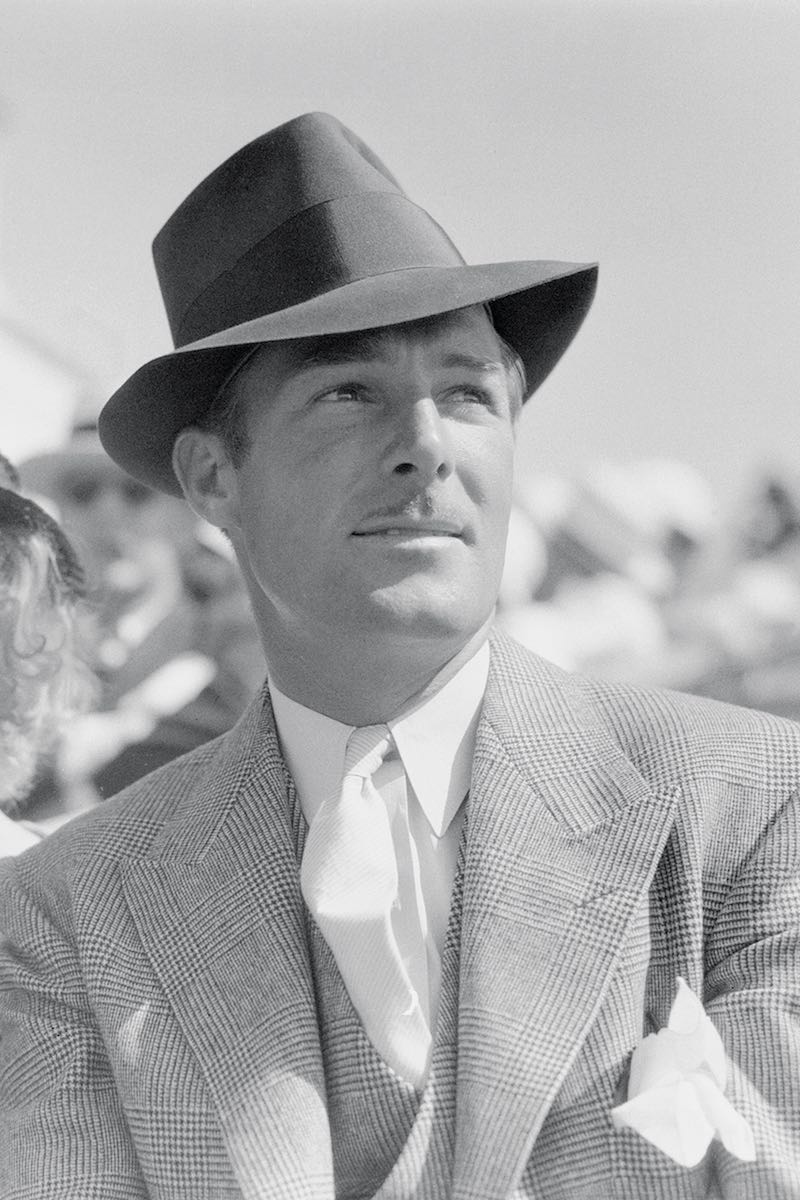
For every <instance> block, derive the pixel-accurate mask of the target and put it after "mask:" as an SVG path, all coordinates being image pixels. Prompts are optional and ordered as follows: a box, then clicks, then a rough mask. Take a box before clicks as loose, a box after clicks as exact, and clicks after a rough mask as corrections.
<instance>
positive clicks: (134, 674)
mask: <svg viewBox="0 0 800 1200" xmlns="http://www.w3.org/2000/svg"><path fill="white" fill-rule="evenodd" d="M20 473H21V476H22V482H23V484H24V485H25V488H26V490H27V491H28V492H29V493H32V494H34V495H37V496H41V497H43V498H46V500H48V501H49V502H51V504H52V505H54V507H55V511H56V513H57V514H58V517H59V519H60V521H61V522H62V524H63V526H64V529H65V530H66V532H67V534H68V536H69V537H70V538H71V540H72V542H73V544H74V545H75V547H76V549H77V551H78V553H79V554H80V555H81V561H82V562H83V563H84V569H85V571H86V579H87V591H88V594H89V597H90V599H91V603H92V613H93V618H94V621H95V623H96V626H97V628H96V636H95V638H94V641H95V644H96V651H97V663H96V668H97V670H98V673H99V674H100V676H101V677H102V679H103V685H104V686H103V698H102V704H103V707H104V708H113V707H114V706H115V705H116V704H117V702H118V701H119V699H120V697H121V696H123V695H125V694H126V693H127V692H128V691H130V690H131V689H132V688H134V687H136V686H137V685H138V684H139V683H141V682H142V680H143V679H145V678H147V676H148V675H149V674H150V673H151V672H152V671H153V670H154V669H155V668H156V667H158V666H160V665H161V664H163V662H164V660H165V658H167V657H171V656H172V655H174V654H177V653H180V652H181V651H182V650H185V649H188V648H189V647H191V646H192V645H193V643H194V637H195V635H194V626H193V616H194V612H193V607H192V604H191V602H190V601H189V599H188V597H187V595H186V592H185V589H184V585H183V578H182V573H181V554H182V553H183V552H185V550H186V547H187V545H188V544H189V543H191V540H192V538H193V531H194V528H195V526H196V524H197V521H196V518H195V517H194V515H193V514H192V513H191V511H189V510H188V509H187V507H186V505H182V504H180V503H178V502H177V501H176V500H174V499H173V498H171V497H166V496H162V495H160V494H159V493H158V492H156V491H155V490H154V489H153V488H150V487H147V485H146V484H144V483H142V482H141V481H140V480H137V479H133V478H131V476H129V475H128V474H126V473H125V472H124V471H122V470H120V468H119V467H118V466H117V464H116V463H114V462H113V461H112V460H111V459H110V458H109V457H108V455H107V454H106V453H105V451H104V450H103V447H102V446H101V444H100V441H99V438H98V436H97V429H96V427H95V426H94V425H81V426H78V427H76V428H75V430H74V431H73V433H72V436H71V437H70V439H69V441H68V442H67V444H66V445H65V446H63V447H61V448H60V449H58V450H53V451H49V452H48V453H46V454H41V455H37V456H36V457H34V458H31V459H28V460H27V461H26V462H24V463H23V464H22V467H21V471H20Z"/></svg>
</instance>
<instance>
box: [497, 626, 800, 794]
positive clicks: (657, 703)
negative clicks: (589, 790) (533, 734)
mask: <svg viewBox="0 0 800 1200" xmlns="http://www.w3.org/2000/svg"><path fill="white" fill-rule="evenodd" d="M493 652H494V655H495V661H496V663H497V669H498V672H499V674H500V677H501V679H503V681H504V684H505V685H506V686H507V688H508V689H509V691H510V692H511V693H513V698H512V702H513V703H516V704H519V699H520V697H522V696H523V695H525V697H526V707H527V710H528V719H529V720H531V721H533V722H534V723H535V720H536V705H537V704H539V703H545V704H550V705H551V706H554V705H559V704H560V705H562V706H564V707H565V708H566V709H568V710H569V712H570V714H571V716H573V717H574V718H575V721H576V724H578V725H582V726H585V728H586V729H587V730H591V729H598V728H602V730H603V732H604V734H608V735H610V737H611V738H612V740H613V741H614V742H615V743H616V744H617V745H618V746H619V749H620V751H621V752H622V753H623V754H624V756H625V757H626V758H627V759H628V760H629V761H630V762H631V763H632V764H633V765H634V766H635V767H636V768H637V770H639V772H640V773H641V774H642V775H643V776H644V777H645V778H646V779H648V780H649V781H650V782H651V783H652V784H653V785H654V786H665V787H672V786H676V785H679V786H685V785H686V784H687V783H688V782H690V781H691V780H693V779H696V780H700V779H704V778H705V779H709V778H716V779H718V780H720V781H721V782H723V783H728V784H732V785H735V786H739V787H746V788H753V789H761V790H764V789H767V790H770V791H773V792H776V793H778V794H783V795H788V794H790V793H791V792H793V791H797V790H800V724H798V723H796V722H794V721H789V720H787V719H785V718H783V717H777V716H774V715H772V714H770V713H765V712H761V711H758V710H756V709H748V708H742V707H741V706H738V705H735V704H727V703H724V702H723V701H720V700H711V699H708V698H706V697H702V696H695V695H691V694H688V693H684V692H675V691H671V690H668V689H665V688H656V687H654V688H649V687H641V686H637V685H628V684H623V683H618V682H608V681H603V680H599V679H593V678H590V677H587V676H582V675H578V674H573V673H570V672H567V671H563V670H561V669H560V668H559V667H556V666H554V665H553V664H551V663H548V662H546V661H545V660H543V659H541V658H539V657H538V656H537V655H535V654H532V653H531V652H529V651H527V650H525V649H524V648H523V647H521V646H518V645H517V644H516V643H514V642H512V641H511V640H510V639H509V638H506V637H505V636H501V637H496V638H495V639H493Z"/></svg>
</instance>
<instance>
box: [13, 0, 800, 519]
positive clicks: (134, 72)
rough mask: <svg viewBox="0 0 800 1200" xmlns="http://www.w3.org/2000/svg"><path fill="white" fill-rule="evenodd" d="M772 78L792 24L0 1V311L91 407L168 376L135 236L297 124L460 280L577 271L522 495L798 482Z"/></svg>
mask: <svg viewBox="0 0 800 1200" xmlns="http://www.w3.org/2000/svg"><path fill="white" fill-rule="evenodd" d="M798 61H800V5H797V4H796V3H795V0H783V2H773V0H751V2H749V3H738V2H736V0H717V2H716V3H712V2H711V0H693V2H688V3H674V2H669V0H627V2H622V3H620V2H617V3H610V2H605V0H558V2H557V3H549V2H541V0H493V2H492V3H491V4H487V3H486V2H485V0H481V2H479V3H472V0H427V2H426V3H419V2H417V0H281V2H280V3H277V2H276V0H157V2H155V3H151V2H150V0H2V3H1V4H0V280H2V283H3V290H4V292H5V295H6V301H7V303H10V304H12V305H13V307H14V310H15V312H16V313H17V314H19V315H21V316H23V317H24V319H25V321H26V323H27V324H28V325H29V326H30V327H32V328H33V329H35V330H37V331H38V332H39V333H40V334H41V336H43V337H44V338H45V339H46V340H47V341H49V342H50V343H51V344H52V345H53V346H54V347H56V348H57V349H58V350H59V352H61V353H63V354H66V355H67V356H68V357H71V358H73V359H74V360H75V361H76V362H79V363H80V364H81V365H82V366H83V367H84V368H86V369H87V370H88V371H89V372H90V374H91V375H92V377H93V378H94V379H95V380H96V384H97V396H98V397H104V396H106V395H108V394H110V392H111V391H112V390H113V389H114V387H116V386H117V385H118V384H119V383H121V382H122V381H123V379H124V378H126V377H127V375H129V374H130V373H132V372H133V371H134V370H135V369H136V368H137V367H138V366H139V365H140V364H141V363H142V362H144V361H146V360H147V359H149V358H152V357H155V356H156V355H159V354H162V353H164V352H166V351H167V350H168V349H169V348H170V341H169V334H168V330H167V324H166V319H165V317H164V314H163V310H162V307H161V303H160V298H159V293H158V287H157V284H156V280H155V274H154V272H153V268H152V263H151V258H150V242H151V240H152V238H153V236H154V235H155V233H156V232H157V230H158V229H159V228H160V226H161V225H162V224H163V222H164V221H165V220H166V219H167V217H168V216H169V215H170V213H171V212H172V211H173V209H174V208H175V207H176V206H177V205H178V204H179V203H180V201H181V200H182V199H183V197H184V196H185V195H186V194H187V193H188V192H189V191H190V190H191V188H192V187H194V185H195V184H196V183H198V182H199V181H200V179H201V178H203V177H204V176H205V175H206V174H207V173H208V172H209V171H211V170H212V169H213V168H214V167H215V166H217V165H218V164H219V163H220V162H221V161H222V160H223V159H224V158H226V157H227V156H228V155H229V154H231V153H233V152H234V151H235V150H236V149H238V148H239V147H240V146H241V145H243V144H245V143H246V142H247V141H249V140H250V139H251V138H253V137H256V136H258V135H259V134H260V133H263V132H265V131H266V130H267V129H269V128H271V127H273V126H274V125H277V124H279V123H281V122H282V121H284V120H287V119H289V118H290V117H292V116H295V115H297V114H298V113H301V112H304V111H308V110H312V109H323V110H325V111H328V112H332V113H334V114H335V115H336V116H337V117H339V118H340V119H341V120H342V121H344V122H345V124H347V125H349V126H350V127H351V128H353V129H354V130H355V131H356V132H357V133H358V134H359V135H360V136H361V137H362V138H363V139H364V140H365V141H366V142H367V143H368V144H369V145H371V146H372V147H373V148H374V149H375V150H376V152H377V153H378V154H379V155H380V157H381V158H383V160H384V161H385V162H386V163H387V165H388V166H389V167H390V169H391V170H392V171H393V172H394V174H395V175H396V176H397V177H398V178H399V180H400V181H401V183H402V184H403V186H404V187H405V189H406V191H407V192H408V193H409V194H410V195H411V197H412V198H413V199H414V200H415V201H416V202H417V203H419V204H421V205H422V206H423V207H424V208H426V209H427V210H428V211H429V212H430V213H431V214H432V215H433V216H434V217H435V218H436V219H437V220H438V221H439V222H440V223H441V224H442V225H443V226H444V227H445V228H446V229H447V231H448V232H449V233H450V235H451V237H452V238H453V240H454V241H455V242H456V244H457V245H458V247H459V249H460V250H461V252H462V254H463V255H464V257H465V258H466V259H467V260H468V261H470V262H490V261H501V260H504V259H530V258H544V259H565V260H574V261H577V262H587V261H595V260H597V261H599V263H600V282H599V288H598V293H597V299H596V301H595V304H594V307H593V309H592V311H591V313H590V314H589V317H588V319H587V321H586V323H585V325H584V327H583V329H582V330H581V332H580V334H579V335H578V338H577V339H576V341H575V343H574V345H573V346H572V347H571V349H570V350H569V351H568V353H567V355H566V356H565V358H564V359H563V360H562V362H561V363H560V364H559V366H558V367H557V368H556V370H555V371H554V372H553V374H552V375H551V377H550V378H549V379H548V381H547V382H546V383H545V384H544V385H543V387H542V388H541V389H540V391H539V392H537V394H536V396H535V397H534V398H533V400H532V401H531V403H530V404H529V405H528V406H527V411H526V413H525V416H524V420H523V426H522V430H521V435H520V454H519V459H520V470H521V472H522V473H523V474H527V475H536V473H550V472H563V473H566V474H568V475H570V476H574V475H575V474H579V473H580V472H582V471H583V470H585V469H586V468H587V467H588V466H590V465H591V464H592V463H594V462H596V461H598V460H613V461H622V462H624V461H628V460H632V459H637V458H642V457H645V458H665V457H666V458H678V459H681V460H683V461H685V462H688V463H689V464H691V465H693V466H694V467H696V468H697V469H699V470H700V471H702V472H703V473H705V475H706V476H707V477H708V479H709V480H710V481H711V483H712V485H713V486H714V488H715V489H716V490H717V491H718V493H719V494H720V496H721V497H723V498H724V499H727V498H729V497H731V496H733V495H735V494H738V493H739V492H740V491H741V490H742V489H743V488H744V487H746V486H748V485H749V484H750V483H751V481H752V480H753V479H754V478H755V476H756V474H757V472H758V471H760V470H762V469H764V468H766V467H769V466H774V467H776V468H777V469H781V470H784V471H787V472H789V473H791V474H792V475H795V474H797V477H798V479H800V470H798V468H797V467H796V460H797V453H798V446H800V412H798V407H799V406H798V391H799V390H800V389H799V387H798V384H799V383H800V337H798V334H797V325H798V315H800V314H799V311H798V310H799V306H798V279H800V203H798V201H799V200H800V196H799V195H798V183H800V72H799V71H798V69H797V63H798ZM8 403H9V398H6V397H3V398H0V404H8Z"/></svg>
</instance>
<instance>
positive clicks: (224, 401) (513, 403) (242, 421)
mask: <svg viewBox="0 0 800 1200" xmlns="http://www.w3.org/2000/svg"><path fill="white" fill-rule="evenodd" d="M457 311H458V310H457ZM454 315H455V314H454V313H449V312H447V313H440V314H437V315H436V316H432V317H422V318H421V319H419V320H416V321H407V322H404V323H403V324H400V325H392V326H388V327H383V328H381V327H378V328H375V329H365V330H359V331H357V333H355V334H349V333H344V334H331V335H326V336H323V337H317V338H308V339H303V340H307V341H308V342H311V343H314V346H315V348H316V347H319V346H325V347H335V346H336V345H337V344H341V343H343V342H350V341H351V340H352V339H353V338H354V337H358V338H359V339H364V340H375V339H379V338H381V337H385V336H386V335H387V333H388V331H389V330H394V329H399V330H407V331H413V332H417V333H422V334H434V333H436V332H438V331H439V330H441V328H442V326H444V325H446V324H447V323H448V321H450V320H451V319H452V317H453V316H454ZM490 319H491V317H490ZM495 336H496V337H497V341H498V343H499V347H500V359H501V362H502V364H503V368H504V370H505V372H506V376H507V379H508V395H509V403H510V407H511V416H512V420H516V418H517V416H518V415H519V412H520V409H521V408H522V404H523V401H524V400H525V397H526V395H527V379H526V377H525V366H524V364H523V362H522V359H521V358H520V356H519V355H518V354H517V352H516V350H514V349H513V347H512V346H509V344H508V342H506V341H504V339H503V338H502V337H501V336H500V334H499V333H497V331H496V330H495ZM263 344H266V345H269V343H263ZM261 346H262V344H259V345H258V346H248V347H247V348H246V349H245V350H244V352H243V354H242V357H241V358H240V359H239V361H238V362H237V363H236V365H235V367H234V368H233V370H232V371H231V372H230V373H229V374H228V376H227V378H226V379H225V381H224V383H223V384H222V386H221V387H220V388H219V390H218V391H217V394H216V396H215V397H214V399H213V400H212V402H211V404H210V406H209V407H208V408H207V409H206V411H205V412H204V413H203V414H202V416H200V417H198V419H197V420H196V421H195V422H194V425H195V427H196V428H197V429H201V430H202V431H203V432H204V433H213V434H215V435H216V436H217V437H218V438H219V439H220V440H221V442H222V444H223V446H224V448H225V452H226V454H227V455H228V458H229V459H230V461H231V462H232V463H233V465H234V466H235V467H239V466H241V464H242V463H243V462H244V460H245V457H246V456H247V452H248V450H249V449H250V435H249V431H248V428H247V413H246V411H245V409H244V406H243V405H241V404H240V403H239V393H238V392H237V391H236V390H235V389H234V388H233V387H232V386H231V385H232V384H233V383H234V381H235V380H236V378H237V377H238V375H239V373H240V372H241V370H242V368H243V367H244V366H245V364H246V363H248V362H249V361H250V359H251V358H253V356H254V355H255V354H256V353H257V352H258V350H260V349H261Z"/></svg>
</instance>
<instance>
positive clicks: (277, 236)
mask: <svg viewBox="0 0 800 1200" xmlns="http://www.w3.org/2000/svg"><path fill="white" fill-rule="evenodd" d="M153 257H154V260H155V265H156V272H157V274H158V280H159V284H160V287H161V293H162V296H163V299H164V305H165V308H166V310H167V316H168V319H169V323H170V328H171V330H172V335H173V338H174V341H175V345H176V346H182V345H186V344H187V343H188V342H191V341H195V340H199V339H201V338H204V337H207V336H209V335H211V334H213V333H215V332H217V331H218V330H221V329H225V328H230V327H231V326H233V325H236V324H240V323H243V322H245V321H248V320H251V319H253V318H254V317H256V316H261V315H263V314H265V313H269V312H274V311H278V310H280V309H284V308H287V307H290V306H291V305H293V304H299V303H302V302H303V301H305V300H308V299H310V298H311V297H313V296H315V295H319V294H320V293H322V292H325V291H330V290H332V289H333V288H337V287H341V286H344V285H345V284H347V283H351V282H353V281H355V280H358V279H362V278H367V277H369V276H372V275H376V274H381V273H383V272H386V271H396V270H404V269H408V268H413V267H420V266H458V265H461V264H463V261H464V260H463V259H462V258H461V255H460V254H459V253H458V251H457V250H456V248H455V247H454V246H453V244H452V242H451V241H450V239H449V238H448V237H447V235H446V234H445V233H444V231H443V230H442V229H441V228H440V227H439V226H438V225H437V224H436V222H435V221H434V220H433V219H432V218H431V217H430V216H429V215H428V214H427V213H426V212H424V210H423V209H421V208H419V207H418V206H417V205H415V204H413V203H412V201H411V200H409V199H408V197H407V196H406V195H405V193H404V192H403V190H402V188H401V187H400V185H399V183H398V182H397V180H396V179H395V178H394V176H393V175H392V174H391V172H390V171H389V170H387V168H386V167H385V166H384V164H383V163H382V162H381V160H380V159H379V158H378V157H377V155H376V154H374V153H373V151H372V150H370V148H369V147H368V146H367V145H366V144H365V143H364V142H363V141H362V140H361V139H360V138H359V137H358V136H357V135H356V134H355V133H353V132H352V130H350V129H348V128H347V127H346V126H345V125H343V124H342V123H341V122H340V121H338V120H337V119H336V118H335V117H333V116H330V115H329V114H327V113H306V114H304V115H303V116H300V117H295V118H294V119H293V120H291V121H287V122H286V123H285V124H284V125H280V126H278V127H277V128H276V129H273V130H271V131H270V132H269V133H266V134H264V135H262V136H261V137H258V138H256V139H255V140H254V141H252V142H250V143H248V145H246V146H244V147H243V148H242V149H241V150H239V151H237V153H235V154H233V155H232V156H231V157H230V158H228V159H227V160H226V161H225V162H224V163H222V165H221V166H219V167H217V169H216V170H215V171H213V172H212V173H211V174H210V175H208V176H207V177H206V178H205V179H204V180H203V181H202V182H201V183H200V184H198V186H197V187H196V188H195V189H194V190H193V191H192V192H191V193H190V195H189V196H188V197H187V198H186V200H184V201H183V203H182V204H181V205H180V206H179V207H178V208H177V209H176V211H175V212H174V213H173V214H172V216H171V217H170V218H169V220H168V221H167V222H166V224H165V225H164V226H163V228H162V229H161V231H160V232H159V233H158V234H157V236H156V238H155V240H154V242H153Z"/></svg>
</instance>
